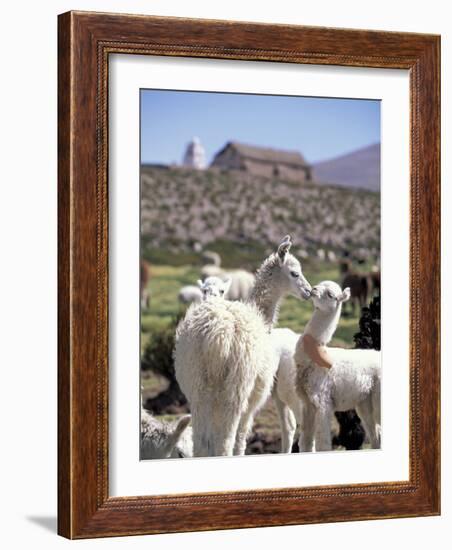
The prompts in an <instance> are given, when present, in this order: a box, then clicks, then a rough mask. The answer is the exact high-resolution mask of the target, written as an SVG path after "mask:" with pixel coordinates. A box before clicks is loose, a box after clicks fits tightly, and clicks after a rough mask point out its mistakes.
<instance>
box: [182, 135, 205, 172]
mask: <svg viewBox="0 0 452 550" xmlns="http://www.w3.org/2000/svg"><path fill="white" fill-rule="evenodd" d="M182 164H183V165H184V166H188V167H189V168H196V169H197V170H204V168H205V167H206V152H205V150H204V147H203V146H202V145H201V141H200V140H199V138H197V137H194V138H193V139H192V140H191V141H190V143H189V144H188V145H187V149H186V150H185V155H184V159H183V161H182Z"/></svg>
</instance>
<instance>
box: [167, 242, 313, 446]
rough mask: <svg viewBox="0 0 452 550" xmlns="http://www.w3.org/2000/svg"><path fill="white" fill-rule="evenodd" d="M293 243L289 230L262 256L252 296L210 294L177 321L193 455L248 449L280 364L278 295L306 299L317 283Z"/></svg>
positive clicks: (180, 373)
mask: <svg viewBox="0 0 452 550" xmlns="http://www.w3.org/2000/svg"><path fill="white" fill-rule="evenodd" d="M291 244H292V243H291V240H290V237H286V238H285V239H284V240H283V241H282V242H281V244H280V245H279V247H278V250H277V252H275V253H273V254H271V256H269V257H268V258H267V259H266V260H265V261H264V263H263V264H262V266H261V267H260V268H259V270H258V272H257V275H256V284H255V286H254V288H253V291H252V293H251V296H250V299H249V301H248V302H247V303H243V302H229V301H226V300H206V301H204V302H202V303H201V304H198V305H192V306H191V307H190V308H189V309H188V311H187V314H186V316H185V318H184V319H183V320H182V321H181V323H180V324H179V326H178V328H177V332H176V348H175V354H174V358H175V370H176V378H177V381H178V382H179V385H180V387H181V389H182V391H183V392H184V394H185V395H186V397H187V399H188V400H189V402H190V409H191V413H192V426H193V439H194V455H195V456H219V455H232V454H233V453H234V454H244V453H245V447H246V438H247V435H248V433H249V431H250V430H251V428H252V423H253V418H254V415H255V413H256V412H257V410H258V409H259V407H261V406H262V405H263V403H264V402H265V400H266V399H267V397H268V395H269V393H270V390H271V387H272V384H273V378H274V375H275V372H276V368H277V364H278V357H277V355H276V353H275V351H274V349H273V346H272V342H271V340H270V338H269V332H270V329H271V327H272V326H273V323H274V322H275V321H276V318H277V314H278V308H279V303H280V301H281V300H282V298H283V297H284V296H285V295H286V294H289V293H291V294H293V295H294V296H296V297H297V298H304V299H307V298H308V297H309V293H310V289H311V287H310V285H309V283H308V282H307V281H306V279H305V278H304V276H303V274H302V271H301V265H300V263H299V262H298V260H297V259H296V258H294V257H293V256H292V255H291V254H290V253H289V249H290V247H291Z"/></svg>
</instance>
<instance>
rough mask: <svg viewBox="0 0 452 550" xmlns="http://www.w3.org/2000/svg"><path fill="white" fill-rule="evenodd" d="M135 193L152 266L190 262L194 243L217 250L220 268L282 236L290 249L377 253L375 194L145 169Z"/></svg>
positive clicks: (260, 253) (258, 255) (258, 254)
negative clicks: (290, 239)
mask: <svg viewBox="0 0 452 550" xmlns="http://www.w3.org/2000/svg"><path fill="white" fill-rule="evenodd" d="M141 196H142V200H141V230H142V251H143V256H144V257H147V258H148V259H149V260H150V261H151V262H152V263H154V264H156V263H157V264H173V265H183V264H196V263H197V258H196V256H195V255H194V254H193V246H194V244H195V243H199V244H201V245H202V246H208V247H209V248H212V249H215V248H216V249H217V250H219V251H220V252H221V255H222V257H223V259H224V264H225V265H226V266H228V264H229V265H233V264H235V265H244V261H245V259H246V260H247V263H250V262H251V263H253V264H254V265H256V264H258V263H259V262H260V260H261V259H262V258H263V257H264V256H265V255H266V254H267V252H268V251H269V250H270V249H273V247H274V245H275V244H276V243H278V242H279V241H280V239H281V238H282V236H284V235H285V234H287V233H290V234H291V235H292V237H293V241H294V243H295V253H296V252H297V249H303V250H306V251H307V252H308V253H310V254H315V253H316V252H317V250H318V249H319V248H324V249H326V250H334V251H336V252H341V251H344V250H351V251H353V252H354V253H359V252H361V253H362V254H363V255H367V256H371V257H374V258H378V256H379V249H380V196H379V194H378V193H373V192H370V191H364V190H356V189H354V190H350V189H346V188H343V187H335V186H327V185H325V186H324V185H318V184H316V183H310V182H307V183H294V182H288V181H282V180H279V179H267V178H256V177H251V176H249V175H248V174H245V173H240V172H236V173H234V172H219V171H216V170H212V169H211V170H205V171H194V170H187V169H182V168H169V169H165V168H155V167H149V166H145V167H143V168H142V175H141ZM240 255H243V259H241V258H240Z"/></svg>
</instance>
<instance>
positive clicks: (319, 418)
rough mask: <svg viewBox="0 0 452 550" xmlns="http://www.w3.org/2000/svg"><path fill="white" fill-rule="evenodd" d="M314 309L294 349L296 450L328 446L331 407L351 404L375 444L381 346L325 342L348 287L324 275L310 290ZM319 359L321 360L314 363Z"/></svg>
mask: <svg viewBox="0 0 452 550" xmlns="http://www.w3.org/2000/svg"><path fill="white" fill-rule="evenodd" d="M311 297H312V300H313V302H314V307H315V310H314V313H313V315H312V317H311V319H310V321H309V322H308V324H307V325H306V328H305V330H304V332H303V335H302V336H301V337H300V339H299V340H298V343H297V346H296V350H295V355H294V359H295V363H296V366H297V380H296V390H297V393H298V395H299V397H300V398H301V400H302V401H303V404H304V416H303V430H302V435H301V437H300V451H311V450H312V447H313V443H314V441H315V449H316V451H327V450H330V449H331V432H330V430H331V420H332V418H333V414H334V411H346V410H349V409H356V411H357V412H358V414H359V416H360V418H361V421H362V423H363V426H364V429H365V431H366V433H367V435H368V436H369V439H370V442H371V445H372V448H374V449H375V448H379V447H380V372H381V369H380V363H381V361H380V352H379V351H375V350H367V349H366V350H361V349H342V348H330V347H326V345H327V344H328V343H329V342H330V341H331V338H332V337H333V334H334V332H335V330H336V327H337V324H338V322H339V319H340V315H341V308H342V304H343V302H345V301H347V300H348V299H349V298H350V290H349V289H348V288H346V289H345V290H344V291H342V290H341V288H340V286H339V285H338V284H336V283H334V282H332V281H324V282H322V283H320V284H319V285H316V286H315V287H314V288H313V289H312V291H311ZM319 365H324V366H319Z"/></svg>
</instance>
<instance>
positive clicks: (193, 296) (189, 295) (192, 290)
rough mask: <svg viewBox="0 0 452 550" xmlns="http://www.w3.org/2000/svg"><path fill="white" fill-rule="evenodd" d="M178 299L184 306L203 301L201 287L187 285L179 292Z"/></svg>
mask: <svg viewBox="0 0 452 550" xmlns="http://www.w3.org/2000/svg"><path fill="white" fill-rule="evenodd" d="M177 299H178V300H179V302H181V303H182V304H193V303H195V304H196V303H198V302H200V301H201V300H202V292H201V289H200V288H199V286H195V285H186V286H183V287H182V288H181V289H180V290H179V294H178V295H177Z"/></svg>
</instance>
